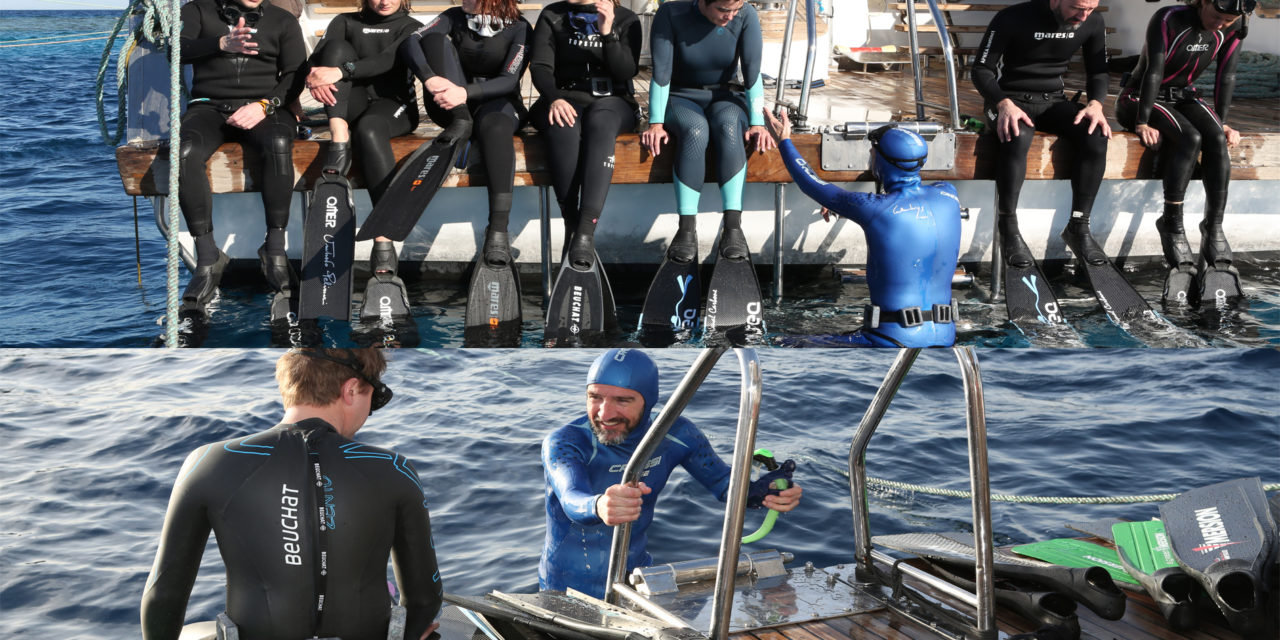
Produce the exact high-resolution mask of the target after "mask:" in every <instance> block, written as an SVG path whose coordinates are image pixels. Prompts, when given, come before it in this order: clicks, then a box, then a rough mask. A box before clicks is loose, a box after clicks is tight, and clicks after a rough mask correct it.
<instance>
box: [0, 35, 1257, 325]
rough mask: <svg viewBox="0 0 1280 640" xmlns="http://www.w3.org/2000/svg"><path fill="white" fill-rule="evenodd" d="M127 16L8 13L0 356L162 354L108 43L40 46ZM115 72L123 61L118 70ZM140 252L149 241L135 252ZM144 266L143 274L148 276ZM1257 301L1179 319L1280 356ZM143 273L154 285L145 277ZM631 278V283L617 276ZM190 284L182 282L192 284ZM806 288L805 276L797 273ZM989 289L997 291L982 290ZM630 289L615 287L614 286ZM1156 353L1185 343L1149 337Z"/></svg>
mask: <svg viewBox="0 0 1280 640" xmlns="http://www.w3.org/2000/svg"><path fill="white" fill-rule="evenodd" d="M118 15H119V14H118V12H115V11H0V68H4V69H9V70H12V73H11V74H10V79H9V81H8V82H7V86H6V87H5V90H4V99H3V105H4V125H5V136H4V137H3V139H0V177H2V178H3V181H4V182H3V185H4V186H3V187H2V188H0V273H2V275H3V280H4V285H5V286H4V292H3V294H0V347H13V346H57V347H138V346H145V345H149V344H151V343H152V341H153V339H154V338H155V337H156V336H157V335H159V334H160V333H161V331H162V329H161V327H159V326H158V325H157V322H158V320H159V319H160V318H161V317H162V316H163V315H164V310H165V309H164V306H165V281H164V276H165V269H164V256H165V246H164V243H163V242H162V240H161V237H160V234H159V232H158V231H157V230H156V227H155V223H154V222H153V220H152V210H151V206H150V205H149V203H147V202H146V201H145V200H142V201H139V203H138V218H139V220H138V226H137V228H136V230H135V217H134V202H133V200H132V199H131V198H130V197H128V196H126V195H124V193H123V189H122V187H121V184H120V179H119V176H118V173H117V170H116V164H115V159H114V154H113V149H112V148H111V147H109V146H107V145H106V144H104V143H103V142H102V140H101V138H100V136H99V133H98V123H97V117H96V114H95V108H94V84H95V75H96V73H97V68H98V62H99V60H100V59H101V57H102V50H103V46H104V44H105V41H104V40H90V41H85V42H68V43H64V44H41V45H39V46H20V47H14V46H5V45H14V44H29V43H30V39H32V38H48V37H50V36H66V39H74V38H77V37H104V36H101V35H98V36H85V35H84V34H91V33H93V32H100V31H106V30H109V29H111V28H113V27H114V24H115V21H116V18H117V17H118ZM111 69H112V70H114V58H113V59H112V61H111ZM106 82H107V87H106V90H105V97H106V104H107V105H108V108H107V111H108V124H109V126H110V128H111V129H114V127H115V88H114V87H115V78H114V71H112V72H111V73H108V75H107V78H106ZM135 239H136V241H135ZM139 265H140V270H139ZM1240 269H1241V273H1242V277H1243V280H1244V283H1245V287H1246V293H1247V294H1248V298H1249V300H1248V304H1247V305H1246V306H1245V307H1244V308H1243V309H1238V310H1232V311H1230V312H1227V313H1224V314H1218V313H1216V312H1206V313H1200V312H1188V311H1174V312H1170V313H1169V314H1168V315H1169V318H1170V319H1171V320H1172V321H1173V322H1174V323H1175V324H1177V325H1178V326H1179V327H1181V329H1182V332H1183V333H1184V334H1194V335H1195V336H1198V337H1199V341H1202V342H1203V343H1207V344H1210V345H1213V346H1248V347H1253V346H1278V345H1280V258H1277V257H1274V256H1273V257H1270V258H1265V259H1258V260H1251V261H1247V262H1245V263H1243V264H1242V265H1241V266H1240ZM139 274H141V276H140V275H139ZM615 275H616V274H615ZM187 277H188V275H187V274H186V273H185V270H184V271H183V275H182V278H183V281H184V283H185V279H186V278H187ZM792 277H793V278H794V276H792ZM1128 277H1129V278H1130V280H1131V281H1132V282H1133V283H1134V285H1135V286H1136V287H1137V288H1138V290H1139V292H1140V293H1142V295H1143V296H1144V297H1145V298H1146V299H1148V300H1158V299H1159V296H1160V291H1161V283H1162V281H1163V273H1161V271H1160V270H1159V269H1158V268H1155V267H1154V266H1149V267H1144V268H1142V269H1141V270H1140V271H1138V272H1135V273H1131V274H1129V276H1128ZM1053 279H1054V286H1055V289H1056V290H1057V291H1058V293H1059V294H1060V295H1059V297H1060V299H1061V302H1062V307H1063V310H1064V313H1065V314H1066V315H1067V317H1068V318H1069V319H1070V320H1071V321H1072V322H1073V324H1074V325H1075V326H1076V328H1077V329H1078V331H1079V332H1080V334H1081V335H1082V336H1083V337H1084V341H1085V343H1086V344H1088V345H1089V346H1104V347H1108V346H1109V347H1116V346H1119V347H1126V346H1140V345H1142V344H1144V341H1142V340H1136V339H1134V338H1133V337H1131V336H1128V335H1126V334H1124V333H1123V332H1121V331H1120V330H1118V329H1116V328H1114V327H1113V326H1112V325H1110V323H1108V322H1107V320H1106V318H1105V316H1104V314H1103V313H1102V311H1101V310H1100V308H1099V306H1098V305H1097V303H1096V302H1094V300H1093V297H1092V296H1091V295H1090V294H1089V292H1088V291H1086V290H1085V289H1084V288H1083V287H1082V286H1081V285H1080V279H1079V278H1077V277H1072V276H1070V275H1064V276H1061V277H1054V278H1053ZM979 281H980V282H981V281H983V279H982V278H980V279H979ZM621 284H622V285H623V286H625V288H620V289H619V290H618V291H616V294H617V297H618V301H619V305H620V321H621V322H622V325H623V326H624V327H632V328H633V327H634V326H635V324H636V320H637V316H638V315H639V310H640V305H641V301H642V297H643V292H644V291H645V289H646V288H647V284H648V282H647V280H644V281H642V282H633V283H629V284H628V283H621ZM619 286H620V281H619V280H618V279H615V287H619ZM787 286H788V290H787V291H788V297H787V299H786V300H785V301H784V304H783V305H782V306H781V307H774V306H772V305H769V306H767V308H766V310H765V319H766V322H767V324H768V326H769V327H770V328H771V330H772V331H774V332H775V333H778V334H791V335H794V334H806V333H839V332H844V331H850V330H853V329H856V328H857V327H858V324H859V323H860V318H861V310H862V305H863V304H864V303H865V301H866V290H865V287H864V286H861V285H852V284H846V285H842V284H840V283H839V282H837V281H835V280H833V279H831V278H830V277H829V276H824V277H822V278H817V279H815V280H814V281H812V282H801V281H800V280H794V279H793V280H791V281H789V282H788V285H787ZM525 289H526V291H525V293H526V296H525V300H524V315H525V318H526V322H525V326H524V336H523V340H522V342H521V344H523V345H524V346H535V345H538V344H541V341H542V324H541V318H542V317H544V316H545V310H544V309H543V301H542V296H541V293H540V291H538V290H537V287H531V286H526V287H525ZM410 294H411V301H412V303H413V307H414V313H415V315H416V317H417V320H418V325H419V330H420V332H421V334H422V336H423V340H422V346H427V347H453V346H463V344H464V342H463V337H462V333H463V332H462V324H463V321H462V316H463V307H464V304H465V294H464V292H463V290H462V287H461V286H460V285H440V284H424V283H413V284H411V291H410ZM956 297H957V300H958V301H959V303H960V305H961V310H962V313H961V316H962V317H961V324H960V326H959V341H960V343H962V344H970V345H979V346H1000V347H1003V346H1013V347H1020V346H1028V345H1029V342H1028V341H1027V340H1026V339H1025V338H1024V337H1023V336H1022V335H1021V334H1020V333H1019V332H1018V331H1017V330H1016V329H1015V328H1014V327H1013V326H1012V325H1010V324H1009V323H1008V322H1007V321H1006V314H1005V311H1004V305H1003V303H1002V302H1000V301H998V300H997V301H995V302H994V303H993V302H992V301H991V299H990V296H989V295H988V294H987V293H986V289H985V287H974V288H967V289H966V288H958V289H957V290H956ZM268 309H269V298H268V295H267V293H266V291H265V287H264V285H263V284H262V283H261V282H260V281H258V280H257V279H256V278H254V279H252V280H251V281H249V282H246V283H243V284H237V283H234V282H229V283H228V286H226V287H224V288H223V292H222V296H221V299H220V301H219V302H218V303H217V308H216V311H215V313H214V315H213V319H212V322H213V326H212V329H211V332H210V335H209V338H208V340H207V342H206V343H205V345H206V346H210V347H266V346H269V345H270V344H271V342H270V331H269V328H268V326H267V322H266V318H267V316H268ZM325 329H326V332H325V336H326V338H325V339H326V342H327V343H328V344H336V345H351V344H352V342H351V340H350V336H349V332H350V327H349V326H348V325H347V323H345V322H342V323H331V324H330V325H327V326H326V327H325ZM1145 342H1146V343H1151V344H1153V345H1154V346H1174V345H1178V344H1182V343H1183V341H1182V340H1179V339H1177V337H1176V336H1175V337H1174V338H1172V339H1162V340H1156V341H1154V342H1152V341H1150V340H1147V341H1145Z"/></svg>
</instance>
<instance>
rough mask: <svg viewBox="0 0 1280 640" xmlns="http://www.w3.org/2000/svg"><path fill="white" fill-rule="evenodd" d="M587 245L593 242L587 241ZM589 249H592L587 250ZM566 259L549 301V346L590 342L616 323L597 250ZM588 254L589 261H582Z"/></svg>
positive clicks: (587, 239) (569, 256)
mask: <svg viewBox="0 0 1280 640" xmlns="http://www.w3.org/2000/svg"><path fill="white" fill-rule="evenodd" d="M583 242H584V243H588V244H589V243H591V239H589V238H584V239H583ZM588 248H590V247H588ZM576 253H578V255H579V257H578V258H576V259H575V258H574V257H573V255H574V254H572V253H571V254H569V255H566V256H565V259H564V263H563V264H562V265H560V273H559V274H558V275H557V276H556V284H555V286H554V287H553V288H552V289H551V295H550V297H548V298H547V328H546V332H545V334H544V336H543V340H544V341H545V342H546V343H547V345H548V346H574V345H581V344H582V342H583V341H584V339H585V340H587V341H588V342H589V341H590V338H591V337H592V336H599V335H600V334H602V333H604V332H605V331H606V330H607V329H608V328H609V327H610V325H616V324H617V316H616V313H617V311H616V310H615V309H614V307H613V304H612V298H613V296H612V294H611V293H606V289H607V288H608V286H609V285H608V281H607V280H606V279H605V278H604V276H603V275H602V272H603V269H602V268H601V266H600V256H599V254H597V253H596V252H595V249H594V248H590V251H585V250H584V251H582V252H576ZM587 255H589V256H590V259H589V260H587V261H584V260H583V259H582V258H583V257H585V256H587Z"/></svg>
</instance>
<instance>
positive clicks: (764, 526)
mask: <svg viewBox="0 0 1280 640" xmlns="http://www.w3.org/2000/svg"><path fill="white" fill-rule="evenodd" d="M751 459H752V460H753V461H754V464H753V465H752V466H754V467H756V468H762V469H764V470H765V471H767V472H768V473H766V474H764V475H763V476H761V477H759V478H757V479H755V480H752V481H751V488H750V489H749V490H748V492H747V506H748V507H752V508H757V507H761V506H764V497H765V496H767V495H770V494H773V493H776V492H778V491H782V490H783V489H786V488H788V487H790V486H791V474H792V473H794V472H795V470H796V463H795V461H794V460H788V461H786V462H784V463H782V464H778V461H777V460H775V459H774V457H773V452H772V451H770V450H768V449H756V452H755V455H753V456H751ZM777 521H778V510H777V509H770V510H769V513H767V514H765V516H764V522H762V523H760V528H759V529H756V531H755V533H752V534H750V535H746V536H743V537H742V544H749V543H752V542H758V541H759V540H761V539H762V538H764V537H765V536H767V535H769V532H771V531H773V525H774V523H776V522H777Z"/></svg>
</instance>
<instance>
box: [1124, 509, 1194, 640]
mask: <svg viewBox="0 0 1280 640" xmlns="http://www.w3.org/2000/svg"><path fill="white" fill-rule="evenodd" d="M1111 531H1112V535H1113V536H1114V537H1115V541H1116V550H1117V551H1119V556H1120V561H1121V562H1122V563H1123V564H1124V568H1125V570H1127V571H1128V572H1129V574H1130V575H1132V576H1133V577H1134V578H1136V579H1137V580H1138V582H1139V583H1140V584H1142V588H1143V589H1146V591H1147V594H1148V595H1150V596H1151V599H1152V600H1153V601H1155V603H1156V606H1158V607H1160V613H1162V614H1164V617H1165V619H1166V620H1168V621H1169V624H1170V625H1171V626H1172V627H1173V628H1174V629H1187V628H1190V627H1193V626H1195V624H1196V622H1197V619H1198V617H1199V616H1198V614H1197V613H1196V607H1195V603H1194V602H1193V601H1192V595H1193V592H1194V591H1195V590H1196V589H1197V588H1198V587H1197V586H1196V583H1195V580H1193V579H1192V578H1191V576H1189V575H1187V574H1186V572H1184V571H1183V570H1182V569H1181V568H1179V567H1178V562H1177V560H1175V559H1174V557H1173V551H1172V550H1171V549H1170V548H1169V538H1168V536H1166V535H1165V531H1164V523H1162V522H1161V521H1159V520H1148V521H1145V522H1123V523H1117V524H1114V525H1112V529H1111Z"/></svg>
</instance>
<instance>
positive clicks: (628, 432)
mask: <svg viewBox="0 0 1280 640" xmlns="http://www.w3.org/2000/svg"><path fill="white" fill-rule="evenodd" d="M657 400H658V367H657V365H655V364H654V362H653V360H651V359H650V358H649V356H647V355H645V354H644V353H643V352H640V351H635V350H630V349H611V350H609V351H606V352H605V353H603V354H601V355H600V357H598V358H596V361H595V363H593V364H592V365H591V370H590V371H588V372H587V415H585V416H583V417H581V418H578V419H577V420H574V421H573V422H570V423H569V424H567V425H565V426H563V427H560V428H559V429H556V430H555V431H553V432H551V434H550V435H548V436H547V437H546V439H544V440H543V441H542V467H543V470H544V472H545V476H546V482H547V489H546V507H547V536H546V540H545V542H544V543H543V547H542V561H541V562H540V563H539V565H538V585H539V587H540V588H541V589H543V590H564V589H566V588H574V589H577V590H579V591H582V592H584V593H587V594H591V595H594V596H596V597H604V583H605V577H606V574H607V573H608V569H609V567H608V564H609V550H610V547H611V546H612V543H613V528H612V527H613V526H615V525H619V524H623V523H626V522H631V523H633V524H632V528H631V544H630V547H629V548H628V550H627V570H628V571H630V570H631V569H633V568H635V567H643V566H648V565H650V564H652V560H653V559H652V556H650V555H649V552H648V551H647V550H646V549H645V542H646V540H647V539H648V536H647V534H648V528H649V523H650V522H652V521H653V509H654V506H655V505H656V504H657V502H658V495H659V494H660V493H662V489H663V487H665V486H666V484H667V480H668V478H670V476H671V472H672V471H674V470H675V468H676V467H678V466H682V467H684V468H685V470H687V471H688V472H689V474H690V475H692V476H693V477H694V478H695V479H696V480H697V481H698V482H700V483H701V484H702V486H704V487H706V488H707V490H708V491H710V492H711V493H712V494H714V495H715V496H716V497H717V498H718V499H720V500H724V499H725V492H726V491H727V489H728V486H729V471H730V469H729V465H727V464H725V463H724V461H722V460H721V459H720V457H719V456H717V455H716V452H715V451H714V450H713V449H712V448H711V443H710V442H708V441H707V437H706V436H705V435H703V434H702V432H701V431H700V430H698V428H697V427H696V426H694V424H693V423H692V422H690V421H689V420H688V419H686V418H683V417H682V418H679V419H677V420H676V422H675V424H674V425H672V427H671V430H670V431H669V432H668V433H667V437H666V438H665V439H664V440H663V442H662V444H661V445H659V447H658V449H657V451H655V452H654V454H653V457H652V458H650V460H649V463H648V465H647V468H646V469H645V471H644V473H643V475H642V481H641V482H640V483H639V484H638V485H624V484H620V483H621V481H622V472H623V470H624V469H625V468H626V465H627V461H628V460H629V459H630V458H631V455H632V454H633V453H634V452H635V450H636V447H637V446H639V444H640V441H641V440H642V439H643V438H644V435H645V433H646V432H647V431H648V429H649V425H650V423H651V419H652V416H651V413H652V411H653V406H654V404H655V403H656V402H657ZM761 480H765V478H761V479H760V480H756V481H755V482H756V483H760V482H761ZM765 484H767V482H765ZM753 488H754V487H753ZM801 493H802V491H801V489H800V487H799V486H796V485H795V484H794V483H793V484H792V485H791V487H790V488H788V489H786V490H783V491H781V492H778V493H777V494H776V495H774V494H771V495H766V496H765V497H764V500H763V506H766V507H769V508H770V509H775V510H777V511H790V510H792V509H794V508H795V507H796V505H797V504H799V503H800V495H801Z"/></svg>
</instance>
